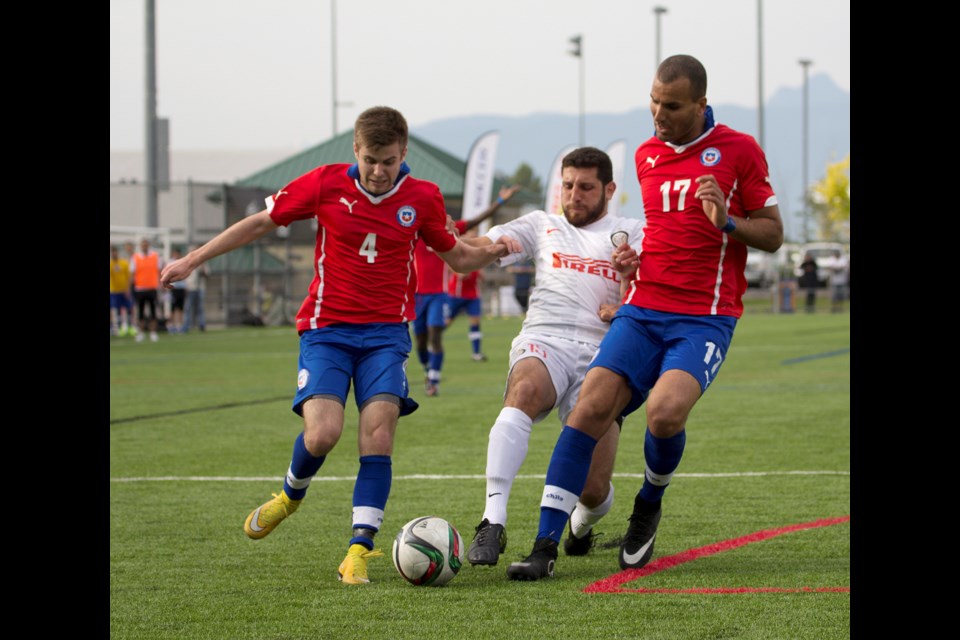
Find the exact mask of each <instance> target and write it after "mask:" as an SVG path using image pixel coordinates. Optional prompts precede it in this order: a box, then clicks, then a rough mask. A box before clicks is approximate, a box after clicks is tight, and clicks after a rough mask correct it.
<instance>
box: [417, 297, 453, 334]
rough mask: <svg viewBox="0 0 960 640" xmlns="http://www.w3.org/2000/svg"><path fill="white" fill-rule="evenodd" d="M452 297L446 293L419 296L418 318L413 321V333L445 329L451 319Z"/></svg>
mask: <svg viewBox="0 0 960 640" xmlns="http://www.w3.org/2000/svg"><path fill="white" fill-rule="evenodd" d="M449 300H450V296H448V295H447V294H445V293H424V294H420V293H418V294H417V306H416V313H417V317H416V318H415V319H414V321H413V333H414V334H415V335H420V334H421V333H426V332H427V327H445V326H447V319H448V318H449V317H450V305H449Z"/></svg>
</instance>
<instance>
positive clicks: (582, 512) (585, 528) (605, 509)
mask: <svg viewBox="0 0 960 640" xmlns="http://www.w3.org/2000/svg"><path fill="white" fill-rule="evenodd" d="M612 507H613V483H612V482H611V483H610V492H609V493H608V494H607V499H606V500H604V501H603V502H601V503H600V504H599V505H598V506H596V507H595V508H593V509H591V508H589V507H585V506H583V503H582V502H577V506H576V507H574V509H573V513H571V514H570V530H571V531H573V535H574V536H576V537H577V538H582V537H583V536H585V535H587V533H588V532H589V531H590V529H592V528H593V525H595V524H597V523H598V522H600V518H602V517H603V516H605V515H607V513H609V512H610V509H611V508H612Z"/></svg>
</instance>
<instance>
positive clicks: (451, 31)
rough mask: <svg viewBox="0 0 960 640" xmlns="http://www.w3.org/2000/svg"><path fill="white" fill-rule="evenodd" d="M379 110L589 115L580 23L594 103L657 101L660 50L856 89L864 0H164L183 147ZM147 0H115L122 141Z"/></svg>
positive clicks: (164, 60)
mask: <svg viewBox="0 0 960 640" xmlns="http://www.w3.org/2000/svg"><path fill="white" fill-rule="evenodd" d="M333 1H335V7H336V36H335V43H336V85H337V99H338V101H339V102H340V103H341V106H340V108H339V109H337V114H336V118H337V132H343V131H344V130H346V129H350V128H351V127H352V126H353V121H354V119H355V118H356V116H357V115H358V114H359V113H360V112H361V111H362V110H363V109H365V108H367V107H369V106H373V105H378V104H386V105H389V106H393V107H396V108H398V109H400V110H401V111H402V112H403V113H404V115H406V117H407V120H408V122H409V123H410V125H411V126H412V127H416V126H417V125H419V124H425V123H427V122H431V121H435V120H440V119H444V118H449V117H456V116H464V115H471V114H494V115H508V116H509V115H516V116H520V115H527V114H531V113H538V112H553V113H566V114H577V113H579V108H580V103H579V95H580V66H579V65H580V63H581V61H580V60H578V59H577V58H575V57H573V56H571V55H569V54H568V53H567V52H568V51H569V50H570V49H571V47H572V45H571V44H570V42H569V38H570V37H571V36H574V35H577V34H582V36H583V58H582V63H583V66H584V77H585V89H586V91H585V95H586V101H585V106H586V110H587V112H589V113H623V112H625V111H629V110H632V109H636V108H639V107H646V106H647V104H648V97H649V91H650V84H651V81H652V78H653V73H654V70H655V66H656V65H655V56H656V32H657V29H656V17H655V14H654V11H653V8H654V7H655V6H662V7H665V8H666V9H667V12H666V13H664V14H662V15H661V17H660V33H661V41H660V52H661V55H662V57H666V56H668V55H672V54H676V53H688V54H691V55H694V56H696V57H697V58H699V59H700V60H701V61H702V62H703V63H704V66H705V67H706V69H707V75H708V81H709V84H708V89H707V98H708V100H709V102H711V103H713V104H735V105H741V106H746V107H756V106H757V101H758V89H759V86H758V85H759V80H758V53H757V48H758V34H757V31H758V7H761V6H762V15H763V35H762V42H763V89H764V94H765V96H766V98H769V97H770V96H771V95H772V94H773V93H774V92H776V90H777V89H778V88H779V87H785V86H789V87H799V86H802V84H803V69H802V67H801V65H800V64H799V63H798V60H799V59H801V58H805V59H810V60H812V61H813V62H812V65H811V66H810V67H809V69H810V75H811V76H812V75H814V74H818V73H825V74H827V75H828V76H829V77H830V78H831V79H832V80H833V82H834V83H835V84H837V85H838V86H839V87H841V88H842V89H845V90H847V91H849V90H850V2H849V0H662V1H659V2H656V1H648V0H590V1H584V0H581V1H579V2H577V1H574V0H481V1H479V2H465V1H463V0H410V1H408V2H397V1H396V0H353V1H346V0H269V1H263V0H156V1H155V7H156V9H155V28H156V61H157V62H156V91H157V93H156V95H157V115H158V116H159V117H161V118H168V119H169V120H170V147H171V148H172V149H182V150H189V149H260V148H275V149H305V148H308V147H311V146H314V145H316V144H319V143H320V142H322V141H324V140H326V139H327V138H329V137H330V136H331V135H332V134H333V133H334V131H333V128H334V115H333V99H334V98H333V95H334V94H333V77H334V74H333V67H334V64H333V59H334V58H333V53H332V50H333V46H332V44H333V43H332V38H331V32H332V30H331V13H332V12H331V2H333ZM145 11H146V0H110V148H111V149H113V150H124V149H131V150H132V149H142V148H143V147H144V140H145V136H146V133H145V127H144V122H145V113H146V106H145V87H146V81H145V77H146V73H145V68H146V18H145Z"/></svg>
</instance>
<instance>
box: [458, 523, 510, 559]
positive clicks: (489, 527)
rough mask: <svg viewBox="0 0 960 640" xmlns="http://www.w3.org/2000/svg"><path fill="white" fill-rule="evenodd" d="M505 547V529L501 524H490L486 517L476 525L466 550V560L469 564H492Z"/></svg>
mask: <svg viewBox="0 0 960 640" xmlns="http://www.w3.org/2000/svg"><path fill="white" fill-rule="evenodd" d="M506 548H507V530H506V528H504V526H503V525H502V524H490V521H489V520H487V519H486V518H484V519H483V522H481V523H480V524H478V525H477V528H476V534H474V536H473V542H471V543H470V548H469V549H468V550H467V560H468V561H469V562H470V564H484V565H490V566H493V565H495V564H497V560H499V559H500V554H501V553H503V552H504V551H505V550H506Z"/></svg>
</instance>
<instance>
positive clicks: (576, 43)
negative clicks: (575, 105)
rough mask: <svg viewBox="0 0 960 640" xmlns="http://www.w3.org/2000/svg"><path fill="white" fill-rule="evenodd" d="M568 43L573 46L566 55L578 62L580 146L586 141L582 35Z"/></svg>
mask: <svg viewBox="0 0 960 640" xmlns="http://www.w3.org/2000/svg"><path fill="white" fill-rule="evenodd" d="M570 43H571V44H572V45H573V50H572V51H569V52H568V53H569V54H570V55H572V56H573V57H575V58H579V61H580V146H581V147H582V146H583V145H584V140H585V139H586V134H585V130H586V126H585V123H584V117H585V116H584V114H585V113H586V107H585V104H586V92H585V91H584V87H583V75H584V69H583V34H580V35H576V36H573V37H571V38H570Z"/></svg>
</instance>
